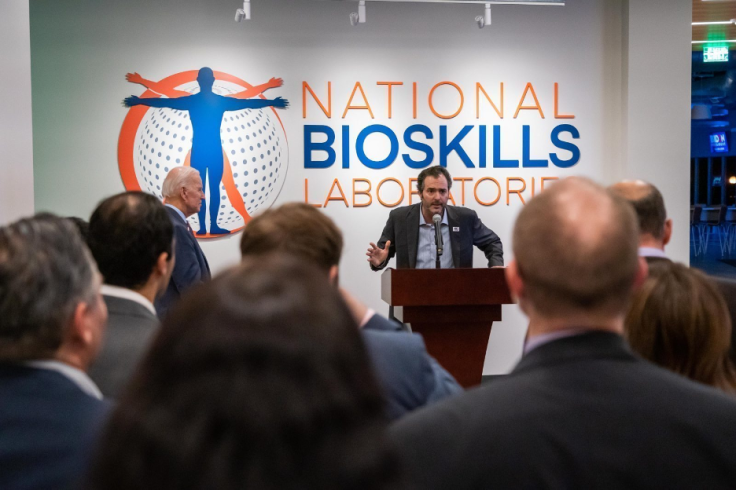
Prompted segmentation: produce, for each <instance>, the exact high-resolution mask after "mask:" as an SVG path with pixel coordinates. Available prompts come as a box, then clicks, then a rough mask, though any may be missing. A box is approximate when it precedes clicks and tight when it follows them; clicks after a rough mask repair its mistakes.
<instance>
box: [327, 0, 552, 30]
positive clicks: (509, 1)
mask: <svg viewBox="0 0 736 490" xmlns="http://www.w3.org/2000/svg"><path fill="white" fill-rule="evenodd" d="M337 1H342V2H345V1H351V0H337ZM352 1H358V2H359V3H358V11H357V12H353V13H351V14H350V25H352V26H357V25H358V24H365V23H366V3H367V2H382V3H435V4H437V3H444V4H448V3H450V4H466V5H484V6H485V10H484V13H483V15H479V16H477V17H476V18H475V22H476V23H477V24H478V27H479V28H480V29H483V28H484V27H485V26H488V25H491V5H494V4H495V5H527V6H556V7H564V6H565V0H490V1H489V0H352Z"/></svg>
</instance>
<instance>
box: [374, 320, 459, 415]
mask: <svg viewBox="0 0 736 490" xmlns="http://www.w3.org/2000/svg"><path fill="white" fill-rule="evenodd" d="M361 333H362V336H363V341H364V342H365V344H366V348H367V350H368V355H369V357H370V358H371V362H372V363H373V367H374V370H375V373H376V376H377V378H378V381H379V383H380V384H381V387H382V388H383V391H384V394H385V395H386V398H387V407H386V408H387V413H388V416H389V418H391V419H392V420H395V419H398V418H400V417H401V416H403V415H405V414H407V413H409V412H411V411H412V410H415V409H417V408H419V407H423V406H426V405H429V404H430V403H433V402H436V401H438V400H441V399H443V398H446V397H449V396H451V395H455V394H457V393H461V392H462V391H463V389H462V387H460V385H459V384H458V383H457V381H455V378H453V377H452V375H451V374H450V373H448V372H447V371H446V370H445V369H444V368H443V367H442V366H440V364H439V363H438V362H437V361H436V360H435V359H434V358H432V357H431V356H430V355H429V354H428V353H427V348H426V347H425V346H424V340H423V339H422V337H421V335H418V334H411V333H407V332H404V331H403V330H402V326H401V324H400V323H396V322H393V321H391V320H388V319H386V318H384V317H382V316H380V315H378V314H376V315H373V317H372V318H371V319H370V320H369V321H368V323H366V325H365V326H364V327H363V328H362V330H361Z"/></svg>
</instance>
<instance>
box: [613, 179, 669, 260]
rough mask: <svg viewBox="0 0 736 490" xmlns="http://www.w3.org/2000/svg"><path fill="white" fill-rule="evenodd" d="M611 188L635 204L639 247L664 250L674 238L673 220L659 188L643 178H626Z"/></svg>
mask: <svg viewBox="0 0 736 490" xmlns="http://www.w3.org/2000/svg"><path fill="white" fill-rule="evenodd" d="M609 190H610V191H611V192H613V193H614V194H616V195H618V196H620V197H622V198H624V199H626V200H627V201H628V202H629V203H631V205H632V206H634V211H636V216H637V219H638V221H639V247H641V248H653V249H657V250H661V251H664V247H665V246H666V245H667V244H668V243H669V242H670V238H672V220H671V219H668V218H667V210H666V209H665V207H664V198H663V197H662V193H660V192H659V189H657V188H656V187H655V186H654V185H652V184H650V183H648V182H644V181H643V180H624V181H622V182H619V183H617V184H614V185H612V186H611V187H609ZM640 255H646V254H640Z"/></svg>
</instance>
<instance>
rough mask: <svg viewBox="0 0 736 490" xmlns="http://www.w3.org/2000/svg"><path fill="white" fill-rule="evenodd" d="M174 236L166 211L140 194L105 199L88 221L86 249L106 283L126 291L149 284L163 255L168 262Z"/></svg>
mask: <svg viewBox="0 0 736 490" xmlns="http://www.w3.org/2000/svg"><path fill="white" fill-rule="evenodd" d="M173 237H174V226H173V224H172V223H171V219H170V218H169V214H168V213H167V212H166V208H165V207H164V205H163V204H161V202H160V201H159V200H158V199H156V198H155V197H154V196H152V195H150V194H146V193H143V192H124V193H122V194H117V195H115V196H112V197H109V198H107V199H105V200H104V201H102V202H101V203H100V204H99V205H98V206H97V209H95V210H94V212H93V213H92V217H91V218H90V222H89V240H88V241H89V247H90V250H91V251H92V256H93V257H94V258H95V260H96V261H97V266H98V267H99V269H100V272H101V273H102V276H103V277H104V278H105V283H107V284H110V285H112V286H119V287H123V288H128V289H137V288H139V287H141V286H143V285H145V284H146V282H148V278H149V277H150V276H151V273H152V272H153V268H154V267H155V265H156V261H157V260H158V257H159V256H160V255H161V254H162V253H167V254H168V255H169V259H171V256H172V240H173Z"/></svg>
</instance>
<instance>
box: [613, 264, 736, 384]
mask: <svg viewBox="0 0 736 490" xmlns="http://www.w3.org/2000/svg"><path fill="white" fill-rule="evenodd" d="M731 328H732V327H731V317H730V315H729V313H728V307H727V306H726V302H725V300H724V299H723V296H722V295H721V292H720V291H719V290H718V288H717V286H716V285H715V284H714V283H713V281H711V280H710V279H708V277H706V276H705V274H703V273H702V272H700V271H698V270H695V269H690V268H688V267H686V266H685V265H682V264H677V263H673V262H669V261H664V260H662V261H656V262H652V263H651V264H650V272H649V278H648V279H647V280H646V281H645V282H644V284H643V285H642V287H641V288H640V289H639V290H638V291H637V292H636V293H635V294H634V300H633V303H632V304H631V308H630V309H629V312H628V314H627V316H626V321H625V335H626V337H627V338H628V341H629V344H630V345H631V347H632V349H633V350H634V351H635V352H637V353H638V354H639V355H640V356H642V357H644V358H645V359H647V360H649V361H651V362H653V363H655V364H658V365H660V366H662V367H665V368H667V369H669V370H671V371H674V372H676V373H678V374H681V375H683V376H686V377H688V378H690V379H692V380H695V381H699V382H701V383H705V384H707V385H711V386H715V387H717V388H720V389H722V390H724V391H727V392H729V393H736V371H735V370H734V366H733V364H732V362H731V360H730V358H729V349H730V345H731Z"/></svg>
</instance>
